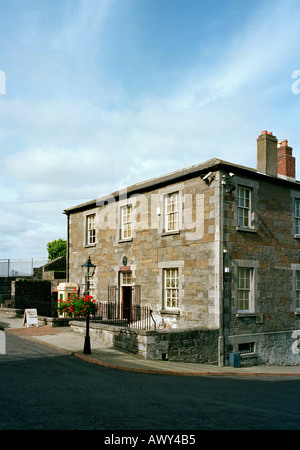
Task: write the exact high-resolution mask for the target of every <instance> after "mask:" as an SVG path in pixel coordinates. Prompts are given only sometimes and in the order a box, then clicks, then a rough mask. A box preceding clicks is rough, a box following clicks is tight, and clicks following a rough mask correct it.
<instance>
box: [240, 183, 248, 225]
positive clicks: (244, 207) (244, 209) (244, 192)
mask: <svg viewBox="0 0 300 450" xmlns="http://www.w3.org/2000/svg"><path fill="white" fill-rule="evenodd" d="M237 200H238V214H237V222H238V223H237V225H238V227H241V228H250V227H251V190H250V189H249V188H246V187H238V195H237Z"/></svg>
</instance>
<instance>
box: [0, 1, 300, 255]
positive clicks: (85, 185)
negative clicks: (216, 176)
mask: <svg viewBox="0 0 300 450" xmlns="http://www.w3.org/2000/svg"><path fill="white" fill-rule="evenodd" d="M299 23H300V5H299V2H298V1H297V0H284V1H280V0H272V1H268V0H267V1H264V0H260V1H256V0H227V1H226V0H207V1H206V0H51V1H50V0H0V30H1V31H0V36H1V39H0V70H1V73H2V75H3V74H5V86H4V85H3V77H2V78H1V77H0V155H1V165H0V208H1V215H0V259H1V258H19V257H20V258H25V257H36V256H46V255H47V251H46V245H47V242H48V241H51V240H53V239H57V238H59V237H62V238H66V217H65V216H64V215H63V214H62V212H63V210H64V209H65V208H68V207H70V206H72V205H76V204H78V203H81V202H83V201H87V200H89V199H93V198H97V197H98V196H100V195H102V194H105V193H109V192H112V191H115V190H118V189H119V188H120V187H124V186H126V185H130V184H132V183H135V182H138V181H143V180H145V179H148V178H152V177H155V176H158V175H161V174H164V173H168V172H171V171H173V170H177V169H180V168H183V167H188V166H190V165H192V164H197V163H200V162H203V161H206V160H208V159H210V158H213V157H218V158H222V159H225V160H228V161H231V162H234V163H237V164H242V165H246V166H250V167H255V166H256V138H257V136H258V135H259V134H260V132H261V131H262V130H268V131H272V132H273V133H274V134H275V135H276V136H277V138H278V140H282V139H288V141H289V145H291V146H292V147H293V148H294V155H295V156H296V158H297V156H298V155H299V157H300V130H299V126H298V124H299V108H300V94H298V91H297V90H295V89H294V90H293V89H292V86H293V83H296V82H297V79H293V78H292V74H293V73H294V72H295V71H297V70H300V46H299V42H300V27H299ZM298 78H300V77H299V76H298ZM1 80H2V85H1ZM294 86H295V84H294ZM297 87H300V83H299V85H297ZM297 166H298V164H297ZM298 172H299V171H298Z"/></svg>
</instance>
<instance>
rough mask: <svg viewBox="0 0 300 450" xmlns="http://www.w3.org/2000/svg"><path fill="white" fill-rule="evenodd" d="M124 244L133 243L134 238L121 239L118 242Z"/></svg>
mask: <svg viewBox="0 0 300 450" xmlns="http://www.w3.org/2000/svg"><path fill="white" fill-rule="evenodd" d="M124 242H132V238H127V239H119V240H118V243H119V244H123V243H124Z"/></svg>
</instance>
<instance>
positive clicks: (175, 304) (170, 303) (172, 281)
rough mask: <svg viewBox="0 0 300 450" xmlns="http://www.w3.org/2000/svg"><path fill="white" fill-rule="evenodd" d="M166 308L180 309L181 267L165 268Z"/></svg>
mask: <svg viewBox="0 0 300 450" xmlns="http://www.w3.org/2000/svg"><path fill="white" fill-rule="evenodd" d="M163 274H164V309H165V310H171V311H174V310H178V309H179V269H178V267H172V268H167V269H164V271H163Z"/></svg>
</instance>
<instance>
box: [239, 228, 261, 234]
mask: <svg viewBox="0 0 300 450" xmlns="http://www.w3.org/2000/svg"><path fill="white" fill-rule="evenodd" d="M235 229H236V231H246V233H257V229H256V228H243V227H236V228H235Z"/></svg>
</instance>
